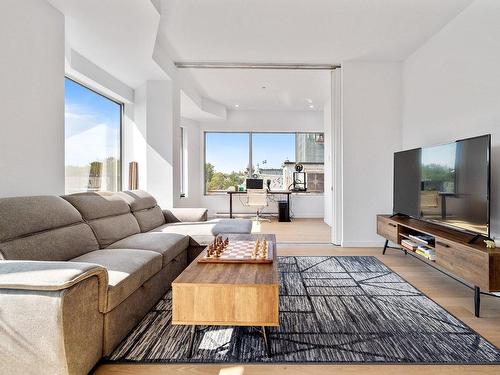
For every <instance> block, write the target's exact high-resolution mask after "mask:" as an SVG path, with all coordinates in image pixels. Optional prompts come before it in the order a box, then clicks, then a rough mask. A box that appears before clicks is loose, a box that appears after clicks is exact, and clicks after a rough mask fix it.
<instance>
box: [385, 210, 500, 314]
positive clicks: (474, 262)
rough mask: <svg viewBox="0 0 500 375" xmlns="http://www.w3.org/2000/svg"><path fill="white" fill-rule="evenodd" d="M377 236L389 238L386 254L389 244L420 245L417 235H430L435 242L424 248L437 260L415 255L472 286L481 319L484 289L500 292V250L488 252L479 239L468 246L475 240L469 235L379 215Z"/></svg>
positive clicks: (420, 222)
mask: <svg viewBox="0 0 500 375" xmlns="http://www.w3.org/2000/svg"><path fill="white" fill-rule="evenodd" d="M377 234H379V235H380V236H382V237H384V238H385V239H386V242H385V245H384V250H383V254H385V251H386V249H387V248H388V243H389V241H391V242H393V243H395V244H398V245H401V241H403V240H405V239H410V240H411V241H414V242H415V243H419V242H418V240H416V239H415V237H414V236H415V235H417V236H418V235H428V236H431V237H432V238H433V241H431V242H430V243H428V244H425V246H427V247H428V248H431V249H432V250H434V251H435V261H431V260H428V259H427V258H424V257H423V256H421V255H419V254H417V253H415V256H416V257H418V258H420V259H421V260H423V261H424V262H427V263H429V264H431V265H433V266H434V267H436V268H437V269H439V270H442V271H444V272H445V273H447V274H449V275H450V276H455V277H458V278H460V279H462V280H463V281H464V282H465V283H467V284H470V285H473V286H474V310H475V315H476V316H477V317H479V309H480V295H481V293H482V292H481V289H483V290H485V291H487V292H500V249H499V248H496V249H488V248H486V244H485V243H484V242H483V241H482V240H480V239H478V240H477V241H475V242H474V243H469V241H470V240H471V238H472V236H471V235H470V234H467V233H463V232H460V231H455V230H453V229H448V228H446V227H443V226H440V225H437V224H432V223H429V222H426V221H422V220H417V219H412V218H409V217H405V216H394V217H392V216H390V215H377ZM410 236H413V237H410ZM422 244H424V243H422Z"/></svg>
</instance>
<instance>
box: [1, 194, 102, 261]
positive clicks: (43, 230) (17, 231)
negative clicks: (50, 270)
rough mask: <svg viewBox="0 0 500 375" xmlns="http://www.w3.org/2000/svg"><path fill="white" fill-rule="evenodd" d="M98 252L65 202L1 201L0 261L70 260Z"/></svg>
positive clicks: (88, 230) (87, 230)
mask: <svg viewBox="0 0 500 375" xmlns="http://www.w3.org/2000/svg"><path fill="white" fill-rule="evenodd" d="M98 248H99V245H98V243H97V239H96V237H95V235H94V233H93V232H92V230H91V228H90V227H89V226H88V225H87V224H85V223H84V222H83V219H82V215H80V213H79V212H78V210H77V209H76V208H75V207H73V206H72V205H71V204H69V203H68V202H67V201H65V200H64V199H62V198H60V197H55V196H33V197H15V198H1V199H0V259H10V260H47V261H48V260H55V261H57V260H69V259H71V258H74V257H77V256H80V255H82V254H85V253H87V252H89V251H93V250H97V249H98Z"/></svg>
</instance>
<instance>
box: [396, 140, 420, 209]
mask: <svg viewBox="0 0 500 375" xmlns="http://www.w3.org/2000/svg"><path fill="white" fill-rule="evenodd" d="M420 155H421V149H419V148H418V149H415V150H408V151H401V152H396V153H395V154H394V206H393V207H394V213H398V214H403V215H408V216H412V217H416V218H418V217H419V216H420V200H419V196H420V160H421V156H420Z"/></svg>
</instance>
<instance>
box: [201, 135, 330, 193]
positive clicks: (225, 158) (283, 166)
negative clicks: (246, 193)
mask: <svg viewBox="0 0 500 375" xmlns="http://www.w3.org/2000/svg"><path fill="white" fill-rule="evenodd" d="M298 163H300V164H302V165H303V167H304V171H305V172H306V174H307V190H308V191H309V192H317V193H322V192H323V191H324V166H323V163H324V135H323V133H251V132H249V133H213V132H206V133H205V192H206V193H215V192H223V191H226V190H227V189H228V188H230V187H234V188H235V189H238V188H240V187H244V185H245V179H246V178H247V177H250V176H252V177H254V178H261V179H263V180H264V182H265V184H266V185H267V184H269V186H270V188H271V190H287V189H289V188H290V187H291V185H292V184H293V177H294V175H293V173H294V171H295V165H296V164H298Z"/></svg>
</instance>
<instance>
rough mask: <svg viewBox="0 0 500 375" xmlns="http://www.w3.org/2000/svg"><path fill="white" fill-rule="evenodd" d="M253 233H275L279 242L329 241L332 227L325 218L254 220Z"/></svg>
mask: <svg viewBox="0 0 500 375" xmlns="http://www.w3.org/2000/svg"><path fill="white" fill-rule="evenodd" d="M252 232H253V233H274V234H275V235H276V241H277V242H300V243H323V244H325V243H329V242H330V232H331V230H330V227H329V226H328V225H327V224H325V222H324V221H323V219H293V221H292V222H290V223H280V222H278V221H277V220H273V221H272V222H270V223H267V222H260V223H257V222H255V221H254V222H253V227H252Z"/></svg>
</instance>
